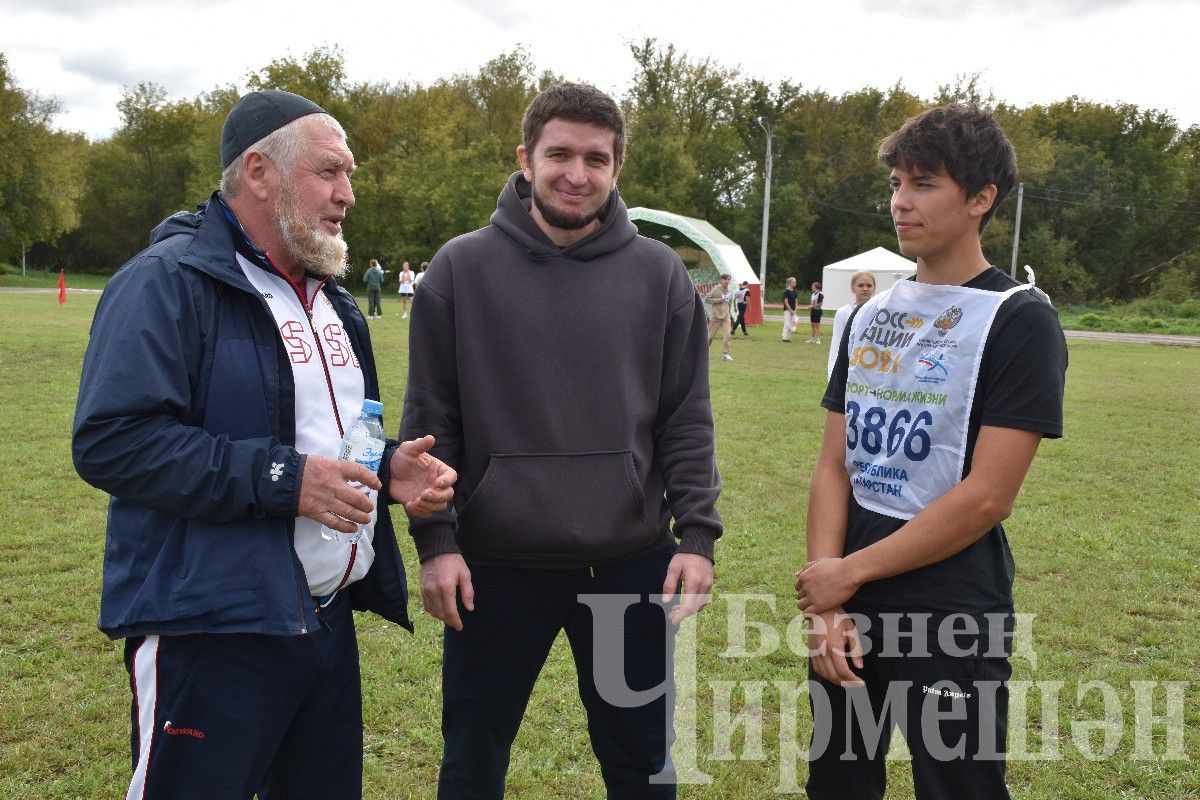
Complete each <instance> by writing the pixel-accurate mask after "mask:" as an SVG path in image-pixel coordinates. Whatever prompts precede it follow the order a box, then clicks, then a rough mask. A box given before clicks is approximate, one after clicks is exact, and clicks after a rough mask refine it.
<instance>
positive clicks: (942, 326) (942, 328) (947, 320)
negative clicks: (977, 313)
mask: <svg viewBox="0 0 1200 800" xmlns="http://www.w3.org/2000/svg"><path fill="white" fill-rule="evenodd" d="M962 316H963V312H962V309H961V308H959V307H958V306H950V307H949V308H947V309H946V310H945V311H943V312H942V315H941V316H940V317H938V318H937V319H936V320H934V321H933V327H935V328H937V329H938V336H945V335H946V332H947V331H949V330H950V329H951V328H953V327H954V326H955V325H957V324H958V323H959V321H961V320H962Z"/></svg>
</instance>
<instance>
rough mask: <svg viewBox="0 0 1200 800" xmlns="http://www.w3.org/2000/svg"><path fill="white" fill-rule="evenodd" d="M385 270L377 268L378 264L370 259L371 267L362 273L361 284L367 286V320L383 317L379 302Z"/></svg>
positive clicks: (381, 306) (381, 305)
mask: <svg viewBox="0 0 1200 800" xmlns="http://www.w3.org/2000/svg"><path fill="white" fill-rule="evenodd" d="M386 272H387V270H385V269H384V268H383V267H381V266H379V262H378V261H376V260H375V259H373V258H372V259H371V266H369V267H367V271H366V272H365V273H363V283H365V284H366V285H367V319H375V318H376V317H382V316H383V303H381V302H380V298H381V294H382V292H383V276H384V275H385V274H386Z"/></svg>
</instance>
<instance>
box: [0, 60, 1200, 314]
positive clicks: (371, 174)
mask: <svg viewBox="0 0 1200 800" xmlns="http://www.w3.org/2000/svg"><path fill="white" fill-rule="evenodd" d="M629 55H630V58H631V59H632V60H633V63H634V73H633V78H632V80H631V82H630V85H629V87H628V88H627V90H626V91H625V93H624V94H623V95H622V96H621V97H620V98H619V100H620V102H621V103H622V106H623V108H624V110H625V113H626V115H627V118H628V125H629V150H628V156H627V163H626V166H625V170H624V172H623V173H622V175H621V179H620V187H621V193H622V195H623V196H624V198H625V200H626V202H627V203H628V204H629V205H630V206H639V205H641V206H649V207H652V208H660V209H665V210H669V211H674V212H677V213H680V214H684V215H687V216H693V217H700V218H703V219H707V220H709V221H710V222H712V223H713V224H714V225H716V226H717V227H718V228H719V229H721V230H722V231H723V232H725V233H726V234H727V235H729V236H730V237H731V238H732V239H734V240H735V241H736V242H738V243H739V244H740V245H741V246H742V248H743V250H744V251H745V252H746V254H747V256H748V257H749V258H750V260H751V262H752V263H757V260H758V259H757V254H758V253H759V247H760V243H761V223H762V205H763V188H764V187H763V175H764V161H765V136H764V126H765V127H769V128H770V129H771V131H772V134H773V137H772V138H773V148H772V149H773V152H774V169H773V176H772V187H771V190H772V195H771V217H770V219H771V224H770V234H769V236H768V247H767V263H768V289H769V294H771V295H774V294H775V293H776V292H775V291H774V289H775V288H776V287H780V286H781V284H782V280H783V278H784V277H786V276H788V275H796V276H797V277H799V278H800V279H801V282H802V284H803V283H806V282H808V281H809V280H813V279H816V278H818V277H819V276H820V270H821V267H822V266H823V265H824V264H827V263H830V262H832V261H836V260H839V259H842V258H845V257H847V256H850V255H853V254H855V253H858V252H861V251H862V250H865V249H868V248H871V247H875V246H878V245H883V246H885V247H889V248H892V249H895V236H894V233H893V231H892V229H891V223H890V218H889V216H888V186H887V173H886V170H884V169H883V168H882V167H881V166H880V165H879V163H878V162H877V160H876V158H875V151H876V148H877V146H878V143H879V141H880V140H881V139H882V138H883V137H884V136H886V135H887V134H888V133H890V132H891V131H893V130H895V129H896V128H897V127H898V126H899V125H900V124H901V123H903V121H904V120H905V119H907V118H908V117H910V116H912V115H913V114H915V113H918V112H919V111H921V110H922V109H924V108H927V107H929V106H931V105H933V104H937V103H942V102H946V101H949V100H967V101H972V102H976V103H980V104H982V105H985V106H987V107H989V108H991V109H993V110H994V111H995V113H996V115H997V117H998V118H999V119H1000V121H1001V124H1002V125H1003V126H1004V128H1005V130H1006V131H1007V132H1008V134H1009V136H1010V138H1012V140H1013V143H1014V144H1015V146H1016V148H1017V152H1018V155H1019V161H1020V169H1021V180H1022V181H1023V182H1024V184H1025V192H1024V201H1023V208H1022V220H1021V231H1020V234H1021V236H1020V250H1019V254H1018V255H1019V262H1020V263H1021V264H1026V263H1028V264H1031V265H1033V266H1034V267H1035V269H1036V270H1037V272H1038V279H1039V284H1041V285H1043V286H1045V287H1046V288H1047V289H1048V290H1049V291H1050V292H1051V293H1052V294H1054V295H1055V296H1056V297H1060V298H1062V299H1064V300H1101V299H1105V298H1108V299H1113V300H1125V299H1131V298H1135V297H1142V296H1149V295H1157V296H1164V297H1167V298H1168V299H1174V300H1182V299H1185V298H1186V297H1189V296H1193V295H1194V294H1195V292H1196V290H1197V288H1200V126H1193V127H1191V128H1187V129H1183V128H1181V127H1180V126H1179V125H1178V124H1177V123H1176V121H1175V120H1174V119H1173V118H1172V117H1171V116H1170V115H1168V114H1166V113H1165V112H1162V111H1156V110H1147V109H1140V108H1138V107H1137V106H1134V105H1131V104H1119V105H1108V104H1101V103H1095V102H1091V101H1088V100H1085V99H1082V98H1079V97H1070V98H1067V99H1065V100H1062V101H1060V102H1056V103H1051V104H1047V105H1031V106H1029V107H1026V108H1019V107H1017V106H1014V105H1011V104H1008V103H1005V102H1003V101H1000V100H997V99H996V98H995V97H994V96H992V95H991V94H986V95H985V94H983V92H982V91H981V89H980V87H979V86H978V85H977V82H976V81H975V80H974V79H973V78H959V79H957V80H956V82H954V83H953V84H948V85H946V86H943V87H941V88H940V90H939V91H938V93H937V95H936V96H935V97H931V98H923V97H919V96H917V95H914V94H912V93H911V92H909V91H907V90H906V89H904V88H903V86H901V85H899V84H897V85H895V86H892V87H891V88H888V89H879V88H874V87H865V88H863V89H860V90H858V91H854V92H848V93H845V94H842V95H831V94H829V93H827V92H824V91H821V90H817V89H807V88H805V87H804V86H803V85H801V84H799V83H791V82H788V81H784V82H781V83H779V84H775V85H772V84H768V83H765V82H764V81H762V80H759V79H757V78H755V77H753V76H746V75H743V74H742V73H741V72H740V71H739V70H738V69H734V68H730V67H727V66H724V65H722V64H720V63H718V62H716V61H714V60H712V59H707V58H706V59H696V58H692V57H689V56H688V55H687V54H685V53H681V52H679V51H678V50H676V48H675V47H674V46H672V45H670V44H663V43H660V42H658V41H656V40H654V39H646V40H642V41H638V42H633V43H630V45H629ZM560 79H561V78H560V76H557V75H554V74H552V73H549V72H539V71H538V70H537V68H536V66H535V63H534V61H533V59H532V57H531V56H530V54H529V52H528V51H527V50H526V49H524V48H517V49H514V50H512V51H511V52H507V53H503V54H501V55H499V56H497V57H495V58H493V59H492V60H490V61H488V62H487V63H486V64H484V65H483V66H481V67H480V68H479V69H478V71H477V72H475V73H472V74H466V73H464V74H458V75H454V76H451V77H447V78H442V79H439V80H437V81H435V82H433V83H431V84H429V85H422V84H419V83H394V84H388V83H358V84H356V83H351V82H349V81H348V80H347V78H346V73H345V67H344V58H343V54H342V52H341V51H340V50H338V49H336V48H333V49H325V48H323V49H318V50H315V51H313V52H311V53H308V54H307V55H305V56H304V57H303V58H300V59H293V58H284V59H279V60H276V61H272V62H271V63H269V64H267V65H266V66H265V67H263V68H261V69H260V70H258V71H255V72H252V73H250V74H249V75H247V76H246V80H245V85H244V86H243V87H238V86H219V87H215V88H213V89H212V90H211V91H209V92H206V93H203V94H201V95H200V96H198V97H195V98H192V99H186V100H170V99H168V98H167V96H166V93H165V91H164V90H163V89H162V88H161V87H159V86H156V85H154V84H151V83H144V84H140V85H137V86H133V87H127V88H126V89H125V90H124V93H123V96H122V99H121V101H120V103H119V110H120V113H121V120H122V122H121V125H120V127H119V128H118V130H117V131H116V132H115V133H114V134H113V135H112V136H111V137H110V138H108V139H105V140H102V141H96V142H89V141H87V140H86V139H85V138H84V137H83V136H81V135H79V134H70V133H62V132H58V131H55V130H53V129H52V127H51V123H52V121H53V117H54V115H55V114H56V113H57V112H58V111H59V107H58V105H57V102H56V101H54V100H47V99H43V98H41V97H39V96H38V95H37V94H35V93H33V92H30V91H28V90H23V89H21V88H20V87H18V86H16V85H15V83H14V81H13V79H12V77H11V75H10V74H9V71H8V68H7V61H6V59H5V57H4V55H3V53H0V262H2V261H8V262H14V261H16V260H17V259H18V258H20V256H21V254H23V253H25V252H26V251H27V252H28V258H29V261H30V263H32V264H33V265H35V266H41V267H47V268H57V267H59V266H65V267H67V268H68V269H78V270H87V271H96V272H111V271H112V270H115V269H116V268H117V267H118V266H120V265H121V264H122V263H123V262H124V261H125V260H126V259H128V258H129V257H130V256H132V255H133V254H134V253H136V252H137V251H138V250H140V249H141V248H142V247H144V246H145V244H146V242H147V237H148V235H149V232H150V230H151V228H153V227H154V225H156V224H157V223H158V222H159V221H160V220H161V219H162V218H164V217H165V216H167V215H169V214H171V213H173V212H175V211H177V210H180V209H184V208H193V207H195V205H196V204H197V203H200V202H203V201H204V200H205V199H206V198H207V197H208V195H209V194H210V193H211V191H212V190H213V188H215V186H216V184H217V181H218V178H219V174H220V169H219V164H218V155H217V152H218V141H219V134H220V129H221V124H222V122H223V120H224V118H225V115H226V114H227V113H228V111H229V109H230V107H231V106H232V105H233V103H234V102H235V101H236V99H237V97H238V96H239V95H240V94H241V93H242V92H243V91H245V90H246V89H261V88H279V89H287V90H290V91H294V92H298V93H300V94H303V95H305V96H307V97H310V98H312V99H313V100H315V101H316V102H318V103H320V104H321V105H322V106H323V107H324V108H326V109H327V110H328V111H329V112H330V113H332V114H333V115H334V116H336V117H337V118H338V119H339V120H340V121H341V122H342V124H343V125H344V126H345V128H346V130H347V134H348V136H349V141H350V146H351V148H352V149H353V150H354V152H355V155H356V158H357V160H358V163H359V170H358V172H357V173H356V174H355V179H354V188H355V193H356V195H357V205H356V207H355V208H354V209H353V210H352V212H351V215H350V218H349V220H348V224H347V226H346V238H347V240H348V242H349V244H350V248H351V253H352V260H353V262H354V263H355V265H356V266H360V265H361V266H365V263H366V261H367V259H368V258H372V257H375V258H379V259H380V260H381V261H383V262H384V263H385V264H398V263H399V261H401V260H405V259H407V260H409V261H411V262H413V263H416V262H419V261H422V260H428V259H429V258H430V257H432V255H433V253H434V252H435V251H436V250H437V248H438V247H439V246H441V244H442V243H444V242H445V241H447V240H448V239H450V238H452V237H453V236H456V235H458V234H460V233H463V232H465V231H468V230H471V229H473V228H476V227H479V226H480V225H483V224H486V222H487V220H488V217H489V215H490V214H491V212H492V210H493V208H494V206H495V198H496V195H497V193H498V191H499V188H500V186H501V185H502V183H503V181H504V180H505V178H506V177H507V176H508V174H509V173H511V172H512V171H513V170H514V169H516V157H515V150H516V146H517V144H519V142H520V121H521V115H522V112H523V110H524V108H525V106H526V105H527V104H528V103H529V101H530V100H531V99H532V98H533V97H534V96H535V95H536V94H537V92H538V91H539V90H540V89H541V88H543V87H544V86H546V85H548V84H549V83H552V82H554V81H557V80H560ZM757 120H761V124H760V122H758V121H757ZM1015 212H1016V193H1015V192H1014V193H1013V195H1012V196H1010V197H1009V198H1008V199H1006V200H1005V201H1004V204H1003V205H1002V207H1001V208H1000V210H999V211H998V213H997V214H996V217H995V218H994V220H993V221H992V223H991V224H990V225H989V227H988V229H987V231H986V232H985V236H984V245H985V252H986V253H988V254H989V256H990V257H991V258H993V259H994V263H996V264H997V265H999V266H1001V267H1002V268H1007V266H1008V264H1009V261H1010V259H1011V255H1012V242H1013V230H1014V222H1015V217H1016V214H1015Z"/></svg>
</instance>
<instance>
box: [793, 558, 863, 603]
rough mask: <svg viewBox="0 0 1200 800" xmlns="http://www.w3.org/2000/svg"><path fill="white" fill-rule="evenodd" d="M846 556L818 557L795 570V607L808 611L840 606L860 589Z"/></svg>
mask: <svg viewBox="0 0 1200 800" xmlns="http://www.w3.org/2000/svg"><path fill="white" fill-rule="evenodd" d="M858 588H859V584H857V583H855V582H854V579H853V578H852V577H851V576H850V570H849V569H847V567H846V561H845V559H841V558H819V559H817V560H816V561H809V562H808V563H807V564H805V565H804V567H803V568H801V570H800V571H799V572H797V573H796V606H797V607H798V608H799V609H800V610H801V611H803V612H804V613H805V614H820V613H822V612H824V611H828V610H830V609H832V608H837V607H838V606H840V605H841V604H842V603H844V602H846V601H847V600H849V599H850V598H851V597H853V596H854V593H855V592H857V591H858Z"/></svg>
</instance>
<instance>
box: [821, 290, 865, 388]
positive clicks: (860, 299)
mask: <svg viewBox="0 0 1200 800" xmlns="http://www.w3.org/2000/svg"><path fill="white" fill-rule="evenodd" d="M850 291H851V293H852V294H853V295H854V298H853V299H852V300H851V301H850V302H849V303H846V305H844V306H842V307H841V308H839V309H838V310H837V312H836V313H835V314H834V315H833V334H832V335H831V336H830V337H829V366H828V368H827V369H826V370H825V373H826V376H827V377H828V376H829V375H832V374H833V364H834V362H835V361H837V357H838V352H839V351H841V350H845V349H846V347H845V345H844V344H843V342H842V333H843V332H844V331H845V330H846V321H847V320H849V319H850V315H851V314H853V313H854V309H856V308H858V307H859V306H861V305H862V304H863V303H865V302H867V301H868V300H870V299H871V298H872V297H873V296H874V295H875V275H874V273H872V272H871V270H869V269H860V270H859V271H858V272H856V273H854V274H853V275H851V276H850Z"/></svg>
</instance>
